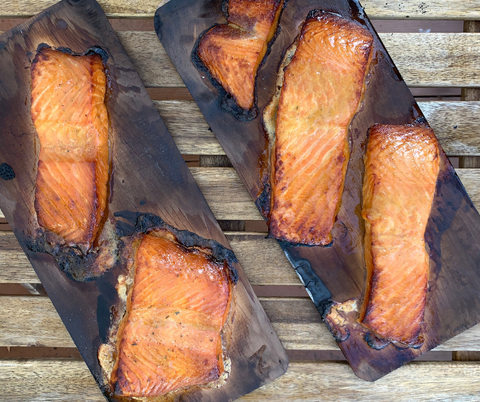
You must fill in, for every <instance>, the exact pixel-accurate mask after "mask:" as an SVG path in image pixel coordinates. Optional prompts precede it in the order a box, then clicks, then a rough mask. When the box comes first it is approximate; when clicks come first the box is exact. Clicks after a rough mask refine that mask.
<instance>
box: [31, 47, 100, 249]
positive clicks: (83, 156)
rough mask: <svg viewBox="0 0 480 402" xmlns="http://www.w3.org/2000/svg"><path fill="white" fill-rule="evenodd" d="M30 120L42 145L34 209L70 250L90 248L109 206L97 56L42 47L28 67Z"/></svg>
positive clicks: (43, 222)
mask: <svg viewBox="0 0 480 402" xmlns="http://www.w3.org/2000/svg"><path fill="white" fill-rule="evenodd" d="M31 76H32V83H31V115H32V120H33V123H34V125H35V129H36V131H37V134H38V138H39V141H40V155H39V161H38V170H37V183H36V189H35V210H36V213H37V218H38V223H39V225H40V226H41V227H43V228H45V229H48V230H50V231H51V232H53V233H56V234H57V235H59V236H61V237H63V239H64V240H65V242H66V243H67V244H68V245H69V246H79V247H80V248H82V249H83V250H84V251H85V250H88V249H90V248H91V246H92V243H93V241H94V239H95V236H96V234H97V232H98V229H99V225H100V221H101V220H102V217H103V215H104V213H105V209H106V204H107V183H108V177H109V144H108V116H107V109H106V106H105V91H106V77H105V70H104V66H103V63H102V59H101V57H100V56H99V55H96V54H92V55H87V56H74V55H72V54H67V53H64V52H61V51H57V50H53V49H51V48H46V47H44V48H42V49H41V50H40V51H39V52H38V53H37V55H36V56H35V59H34V61H33V64H32V68H31Z"/></svg>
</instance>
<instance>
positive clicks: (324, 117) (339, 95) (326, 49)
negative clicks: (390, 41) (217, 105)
mask: <svg viewBox="0 0 480 402" xmlns="http://www.w3.org/2000/svg"><path fill="white" fill-rule="evenodd" d="M372 45H373V36H372V34H371V33H370V32H369V31H367V30H366V29H365V28H363V27H362V26H361V25H359V24H358V23H356V22H353V21H349V20H346V19H344V18H342V17H339V16H337V15H334V14H331V13H326V12H316V13H313V14H311V15H310V16H309V17H308V18H307V19H306V21H305V23H304V25H303V28H302V30H301V33H300V37H299V38H298V43H297V48H296V51H295V53H294V55H293V57H292V60H291V62H290V63H289V64H288V66H287V67H286V68H285V70H284V79H283V85H282V88H281V93H280V98H279V103H278V110H277V114H276V123H275V145H274V149H273V151H272V172H271V207H270V208H271V213H270V220H269V221H270V223H269V226H270V235H271V236H273V237H275V238H277V239H280V240H284V241H288V242H290V243H299V244H306V245H327V244H329V243H330V242H331V241H332V236H331V234H330V231H331V230H332V228H333V224H334V222H335V218H336V215H337V212H338V209H339V207H340V202H341V198H342V193H343V185H344V180H345V174H346V170H347V165H348V160H349V155H350V153H349V143H348V127H349V125H350V122H351V120H352V118H353V116H354V115H355V113H356V111H357V108H358V106H359V104H360V101H361V99H362V96H363V92H364V81H365V76H366V73H367V70H368V66H369V63H370V60H371V55H372Z"/></svg>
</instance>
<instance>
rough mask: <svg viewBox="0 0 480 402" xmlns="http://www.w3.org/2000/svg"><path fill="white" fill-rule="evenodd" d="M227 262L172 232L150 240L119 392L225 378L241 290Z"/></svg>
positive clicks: (122, 343)
mask: <svg viewBox="0 0 480 402" xmlns="http://www.w3.org/2000/svg"><path fill="white" fill-rule="evenodd" d="M226 264H227V263H225V264H223V265H222V264H220V263H217V262H214V261H213V260H212V259H211V258H209V256H208V255H207V254H205V253H204V252H202V251H201V250H198V249H187V248H185V247H183V246H182V245H181V244H179V243H177V242H176V241H175V237H174V236H172V235H171V234H169V233H168V232H166V231H157V232H151V233H150V234H147V235H145V236H144V237H143V238H142V240H141V242H140V245H139V246H138V249H137V252H136V256H135V265H134V269H135V273H134V282H133V288H132V290H131V296H130V297H131V298H130V301H129V306H128V313H127V316H126V318H125V319H124V324H123V330H122V331H120V335H119V340H118V347H119V352H118V362H117V366H118V369H117V371H116V373H114V377H112V380H113V383H116V388H115V392H116V394H118V395H126V396H137V397H153V396H159V395H163V394H165V393H168V392H171V391H175V390H178V389H180V388H183V387H187V386H193V385H205V384H208V383H211V382H213V381H216V380H219V378H220V377H221V375H222V374H223V373H224V371H225V366H224V363H225V362H224V353H223V347H222V335H221V331H222V329H223V326H224V324H225V322H226V320H227V316H228V313H229V310H230V304H231V299H232V293H233V284H232V282H231V281H230V277H229V271H228V267H227V266H226Z"/></svg>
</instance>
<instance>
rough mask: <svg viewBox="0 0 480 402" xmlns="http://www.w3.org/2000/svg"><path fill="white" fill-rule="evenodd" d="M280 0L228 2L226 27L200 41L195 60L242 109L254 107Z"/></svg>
mask: <svg viewBox="0 0 480 402" xmlns="http://www.w3.org/2000/svg"><path fill="white" fill-rule="evenodd" d="M282 4H283V0H230V1H229V3H228V5H229V7H228V19H227V21H228V24H223V25H216V26H214V27H212V28H210V30H209V31H208V32H207V33H206V34H205V35H204V36H203V37H202V39H201V40H200V43H199V46H198V56H199V57H200V59H201V60H202V62H203V64H204V65H205V66H206V67H207V68H208V70H209V71H210V74H211V75H212V77H213V78H214V79H215V80H216V81H218V82H219V83H220V85H221V86H222V87H223V89H225V91H227V92H228V93H229V94H230V95H231V96H232V97H233V98H234V99H235V101H236V103H237V104H238V106H240V107H241V108H242V109H245V110H249V109H251V108H252V107H253V104H254V98H255V78H256V75H257V70H258V67H259V65H260V63H261V62H262V60H263V57H264V56H265V53H266V51H267V45H268V42H270V40H271V39H272V38H273V35H274V34H275V32H276V30H277V24H278V19H279V17H280V12H281V9H282Z"/></svg>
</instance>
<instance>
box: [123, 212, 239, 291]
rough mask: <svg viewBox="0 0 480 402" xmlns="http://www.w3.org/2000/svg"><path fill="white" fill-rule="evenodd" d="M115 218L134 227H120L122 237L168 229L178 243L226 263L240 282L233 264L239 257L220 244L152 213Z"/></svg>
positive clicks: (131, 214)
mask: <svg viewBox="0 0 480 402" xmlns="http://www.w3.org/2000/svg"><path fill="white" fill-rule="evenodd" d="M114 216H115V217H119V218H124V219H125V220H127V221H129V222H130V223H133V221H134V222H135V223H134V225H131V224H123V225H118V222H117V233H118V234H119V235H120V236H122V237H123V236H133V235H136V234H146V233H147V232H149V231H150V230H154V229H166V230H168V231H169V232H170V233H172V234H173V235H174V236H175V237H176V238H177V240H178V242H179V243H180V244H181V245H182V246H184V247H186V248H194V247H199V248H203V249H208V250H211V252H212V254H211V256H210V257H211V258H212V259H213V260H214V261H215V262H217V263H222V264H223V263H226V265H227V266H228V273H229V277H230V280H231V281H232V282H233V283H234V284H236V283H237V282H238V273H237V270H236V269H235V268H234V266H233V264H234V263H238V260H237V257H236V256H235V254H234V253H233V251H232V250H230V249H228V248H226V247H224V246H223V245H221V244H220V243H218V242H217V241H215V240H212V239H205V238H203V237H201V236H199V235H197V234H196V233H193V232H190V231H188V230H180V229H177V228H175V227H173V226H170V225H169V224H167V223H166V222H165V221H164V220H163V219H162V218H161V217H159V216H158V215H155V214H150V213H140V212H132V211H119V212H116V213H115V214H114Z"/></svg>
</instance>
